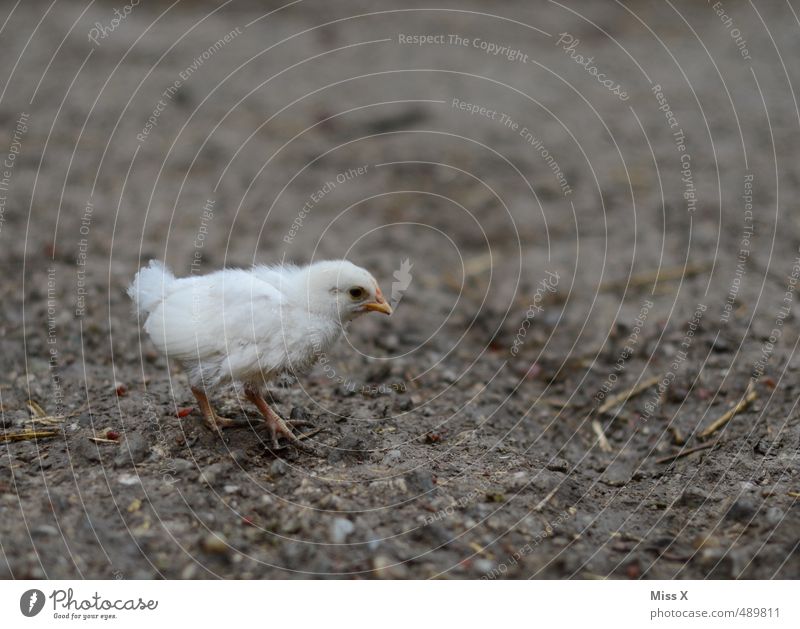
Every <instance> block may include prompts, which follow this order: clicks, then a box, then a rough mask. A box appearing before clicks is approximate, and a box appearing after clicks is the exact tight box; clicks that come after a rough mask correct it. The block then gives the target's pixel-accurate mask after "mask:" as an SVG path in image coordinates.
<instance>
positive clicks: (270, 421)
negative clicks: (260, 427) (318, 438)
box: [244, 388, 310, 450]
mask: <svg viewBox="0 0 800 629" xmlns="http://www.w3.org/2000/svg"><path fill="white" fill-rule="evenodd" d="M244 394H245V396H246V397H247V399H248V400H250V401H251V402H252V403H253V404H255V405H256V408H258V410H259V412H260V413H261V414H262V415H263V416H264V421H266V422H267V426H268V427H269V432H270V435H271V436H272V446H273V447H274V448H275V449H277V448H278V447H279V444H278V437H286V439H288V440H289V441H290V442H291V443H292V444H293V445H295V446H296V447H298V448H300V449H301V450H309V449H310V448H309V447H308V446H306V445H305V444H304V443H303V442H302V441H300V440H299V439H298V438H297V436H296V435H295V434H294V433H293V432H292V430H291V428H289V426H288V425H287V424H286V422H285V421H283V419H281V417H280V416H279V415H278V414H277V413H276V412H275V411H273V410H272V409H271V408H270V407H269V404H267V401H266V400H265V399H264V397H263V396H262V395H261V393H259V392H258V391H255V390H253V389H249V388H247V389H245V391H244Z"/></svg>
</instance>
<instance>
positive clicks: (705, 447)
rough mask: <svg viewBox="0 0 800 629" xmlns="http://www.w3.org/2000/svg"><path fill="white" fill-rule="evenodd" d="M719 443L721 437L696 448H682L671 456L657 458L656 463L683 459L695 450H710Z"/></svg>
mask: <svg viewBox="0 0 800 629" xmlns="http://www.w3.org/2000/svg"><path fill="white" fill-rule="evenodd" d="M718 443H719V439H717V440H716V441H712V442H711V443H704V444H703V445H701V446H697V447H695V448H689V449H688V450H681V451H680V452H678V453H677V454H670V455H669V456H665V457H662V458H660V459H656V463H670V462H672V461H676V460H678V459H682V458H683V457H685V456H689V455H690V454H694V453H695V452H700V451H701V450H708V449H709V448H713V447H714V446H715V445H717V444H718Z"/></svg>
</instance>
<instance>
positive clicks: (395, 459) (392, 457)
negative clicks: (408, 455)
mask: <svg viewBox="0 0 800 629" xmlns="http://www.w3.org/2000/svg"><path fill="white" fill-rule="evenodd" d="M402 460H403V453H402V452H401V451H400V450H389V451H388V452H387V453H386V454H385V455H384V457H383V460H382V461H381V465H388V466H389V467H393V466H395V465H397V464H398V463H400V461H402Z"/></svg>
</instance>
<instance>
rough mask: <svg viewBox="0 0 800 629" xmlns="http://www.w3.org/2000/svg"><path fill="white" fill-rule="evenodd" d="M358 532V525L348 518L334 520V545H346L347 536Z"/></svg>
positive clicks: (332, 523) (332, 531) (332, 533)
mask: <svg viewBox="0 0 800 629" xmlns="http://www.w3.org/2000/svg"><path fill="white" fill-rule="evenodd" d="M355 530H356V525H355V524H353V523H352V522H351V521H350V520H348V519H347V518H334V520H333V522H331V526H330V537H331V541H332V542H333V543H334V544H344V542H345V540H346V539H347V536H348V535H350V533H352V532H353V531H355Z"/></svg>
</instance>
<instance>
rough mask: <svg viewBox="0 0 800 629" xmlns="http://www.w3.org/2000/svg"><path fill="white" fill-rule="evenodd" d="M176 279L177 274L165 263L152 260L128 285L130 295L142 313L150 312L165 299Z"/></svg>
mask: <svg viewBox="0 0 800 629" xmlns="http://www.w3.org/2000/svg"><path fill="white" fill-rule="evenodd" d="M174 281H175V276H174V275H173V274H172V272H171V271H170V270H169V269H168V268H167V267H166V266H164V264H163V263H161V262H159V261H158V260H150V264H149V265H148V266H144V267H142V268H141V269H139V272H138V273H137V274H136V277H135V278H133V282H131V285H130V286H128V297H130V298H131V299H132V300H133V303H134V304H135V306H136V310H137V311H138V312H139V313H140V314H149V313H150V312H152V311H153V310H155V309H156V307H157V306H158V304H160V303H161V302H162V301H163V299H164V297H166V295H167V293H168V292H169V287H170V285H171V284H172V283H173V282H174Z"/></svg>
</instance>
